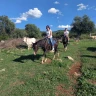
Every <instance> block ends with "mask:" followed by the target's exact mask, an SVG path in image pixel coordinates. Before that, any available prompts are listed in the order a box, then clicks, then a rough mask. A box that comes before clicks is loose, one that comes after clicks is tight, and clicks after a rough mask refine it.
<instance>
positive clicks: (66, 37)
mask: <svg viewBox="0 0 96 96" xmlns="http://www.w3.org/2000/svg"><path fill="white" fill-rule="evenodd" d="M68 42H69V31H67V28H65V30H64V35H63V36H62V43H63V45H64V49H65V51H66V50H67V45H68Z"/></svg>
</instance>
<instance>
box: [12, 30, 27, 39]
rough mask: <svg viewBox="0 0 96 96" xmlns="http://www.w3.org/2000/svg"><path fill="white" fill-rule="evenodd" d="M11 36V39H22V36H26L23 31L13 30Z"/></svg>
mask: <svg viewBox="0 0 96 96" xmlns="http://www.w3.org/2000/svg"><path fill="white" fill-rule="evenodd" d="M11 36H12V37H13V38H22V37H24V36H27V33H26V31H25V30H24V29H15V30H14V32H13V34H12V35H11Z"/></svg>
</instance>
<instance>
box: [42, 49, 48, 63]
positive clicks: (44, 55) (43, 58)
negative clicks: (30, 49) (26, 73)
mask: <svg viewBox="0 0 96 96" xmlns="http://www.w3.org/2000/svg"><path fill="white" fill-rule="evenodd" d="M43 51H44V54H43V57H42V64H43V63H44V62H46V61H47V58H46V50H43Z"/></svg>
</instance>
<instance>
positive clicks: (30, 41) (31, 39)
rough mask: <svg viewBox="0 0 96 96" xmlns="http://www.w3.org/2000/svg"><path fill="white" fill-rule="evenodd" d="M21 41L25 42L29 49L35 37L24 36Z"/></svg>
mask: <svg viewBox="0 0 96 96" xmlns="http://www.w3.org/2000/svg"><path fill="white" fill-rule="evenodd" d="M23 42H25V43H26V44H27V46H28V50H29V49H30V48H31V47H32V45H33V43H35V42H36V39H35V38H28V37H24V38H23Z"/></svg>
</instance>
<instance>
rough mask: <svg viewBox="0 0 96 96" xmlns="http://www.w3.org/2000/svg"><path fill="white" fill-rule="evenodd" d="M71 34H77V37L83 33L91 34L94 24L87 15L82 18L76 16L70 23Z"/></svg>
mask: <svg viewBox="0 0 96 96" xmlns="http://www.w3.org/2000/svg"><path fill="white" fill-rule="evenodd" d="M72 26H73V27H72V28H71V32H74V33H77V36H80V35H81V34H84V33H90V32H93V31H94V29H95V24H94V22H93V21H91V20H90V18H89V17H88V16H87V15H84V16H83V17H79V16H76V17H75V18H74V21H73V23H72Z"/></svg>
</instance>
